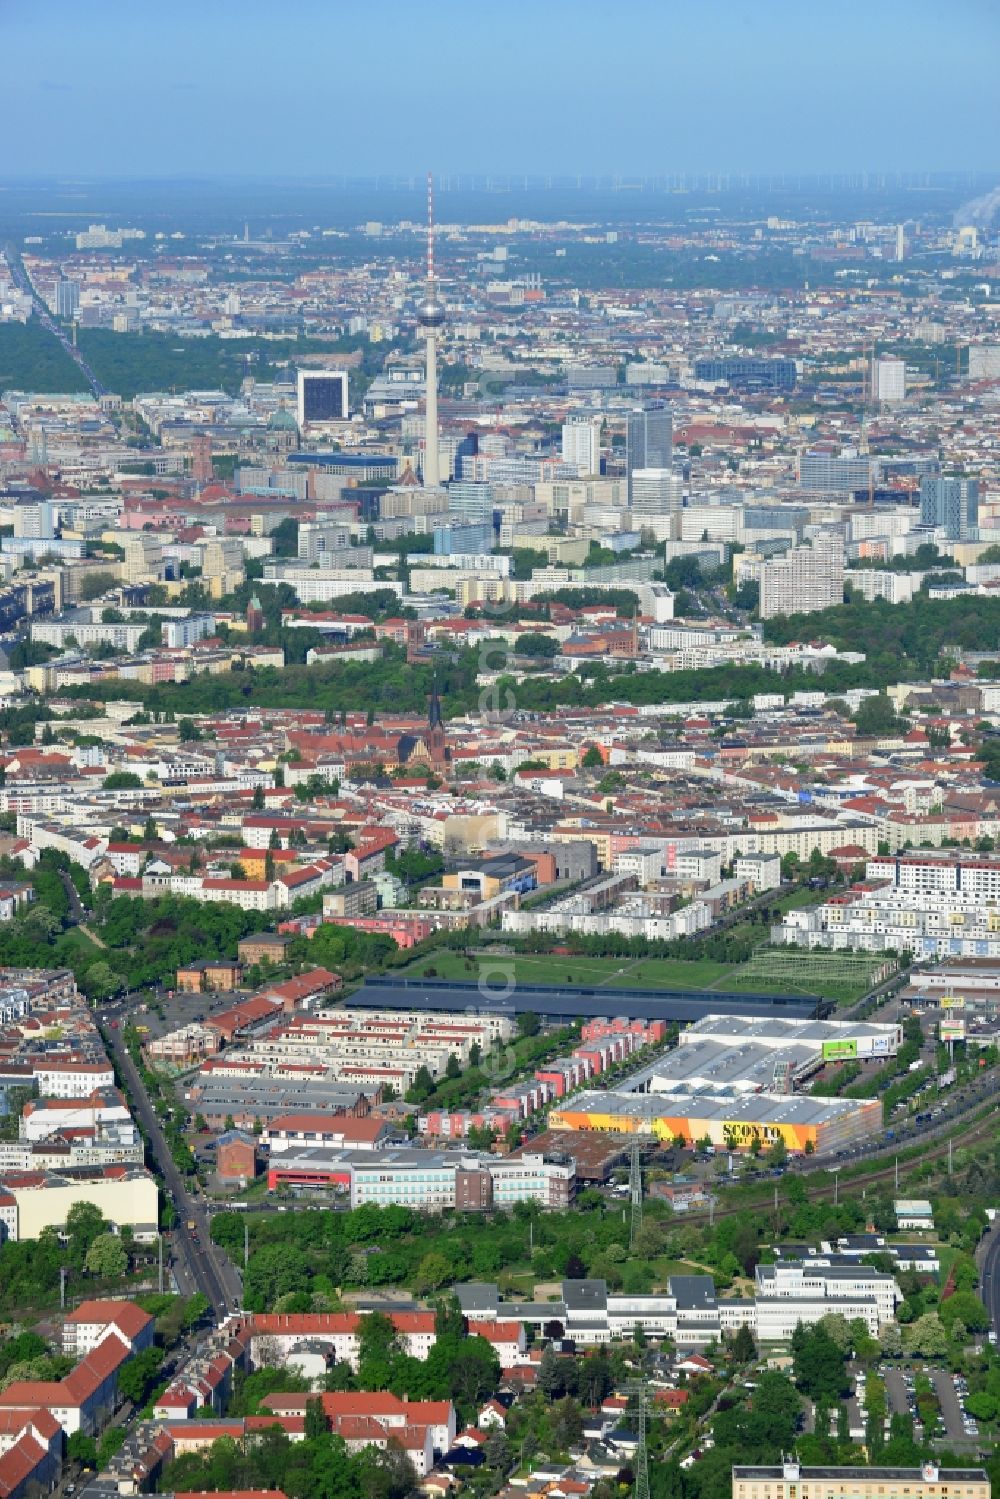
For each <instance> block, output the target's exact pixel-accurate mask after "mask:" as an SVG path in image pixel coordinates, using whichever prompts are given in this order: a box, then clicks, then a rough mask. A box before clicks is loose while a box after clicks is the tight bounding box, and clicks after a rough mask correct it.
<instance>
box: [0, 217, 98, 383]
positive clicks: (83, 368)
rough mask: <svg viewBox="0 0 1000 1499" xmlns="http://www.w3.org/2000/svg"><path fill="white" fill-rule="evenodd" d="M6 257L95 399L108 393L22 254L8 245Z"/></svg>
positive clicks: (41, 319) (13, 276) (21, 287)
mask: <svg viewBox="0 0 1000 1499" xmlns="http://www.w3.org/2000/svg"><path fill="white" fill-rule="evenodd" d="M4 259H5V260H6V262H7V267H8V269H9V271H10V278H11V280H12V281H13V283H14V285H15V286H16V287H17V289H18V291H22V292H24V294H25V296H28V297H30V298H31V300H32V303H33V305H34V309H35V315H36V316H37V318H38V321H39V322H40V323H41V325H42V327H43V328H44V329H45V330H46V332H48V333H51V334H52V337H53V338H57V339H58V340H59V342H60V343H61V344H62V346H63V348H64V349H65V350H66V353H67V354H68V355H69V357H70V359H72V361H73V363H74V364H75V365H76V366H77V368H78V369H79V371H80V373H81V374H82V375H83V378H84V379H85V380H86V382H87V384H88V385H89V386H90V389H91V391H92V392H93V395H94V399H95V400H100V398H101V396H105V395H107V393H108V392H107V387H106V386H105V385H102V383H101V381H100V380H98V378H97V376H96V375H95V374H94V371H93V370H92V369H91V367H90V365H89V364H88V363H87V361H86V359H84V357H83V355H82V354H81V352H80V350H79V349H78V348H77V347H76V344H75V343H74V342H73V340H72V339H71V338H70V336H69V334H68V333H67V332H66V330H65V329H64V328H60V326H59V324H58V323H57V322H56V320H55V318H54V317H53V316H52V314H51V313H50V312H49V309H48V308H47V307H46V305H45V303H44V302H43V301H42V299H41V297H40V296H39V295H38V293H37V292H36V290H35V288H34V286H33V285H32V283H31V277H30V276H29V275H28V273H27V271H26V270H25V269H24V265H23V263H22V261H21V257H20V255H18V253H17V251H16V250H15V249H14V248H13V246H12V245H8V246H7V247H6V249H5V250H4Z"/></svg>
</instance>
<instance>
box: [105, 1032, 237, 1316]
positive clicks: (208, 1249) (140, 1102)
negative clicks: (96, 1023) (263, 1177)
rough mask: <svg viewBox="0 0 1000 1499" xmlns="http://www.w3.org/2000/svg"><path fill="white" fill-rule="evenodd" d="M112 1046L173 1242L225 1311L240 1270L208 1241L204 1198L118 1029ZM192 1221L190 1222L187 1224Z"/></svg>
mask: <svg viewBox="0 0 1000 1499" xmlns="http://www.w3.org/2000/svg"><path fill="white" fill-rule="evenodd" d="M106 1035H107V1039H108V1040H109V1041H110V1043H111V1046H112V1048H113V1050H114V1055H115V1061H116V1063H117V1065H118V1067H119V1070H120V1074H121V1076H122V1078H123V1080H124V1082H125V1086H126V1088H127V1089H128V1092H129V1095H130V1098H131V1103H132V1107H133V1109H134V1111H135V1114H136V1117H137V1118H138V1120H139V1122H140V1124H141V1125H142V1127H143V1130H144V1131H145V1134H146V1138H147V1139H148V1141H149V1148H150V1151H151V1152H152V1156H153V1161H154V1163H155V1165H156V1169H157V1171H158V1173H159V1175H160V1176H161V1178H162V1179H163V1182H164V1184H165V1186H166V1190H167V1192H168V1193H169V1196H170V1198H171V1201H172V1202H173V1205H174V1210H175V1212H176V1214H177V1229H176V1232H175V1244H176V1246H177V1248H178V1249H179V1251H180V1256H181V1258H182V1260H183V1262H184V1264H185V1267H186V1269H187V1272H188V1274H189V1276H190V1279H191V1282H192V1283H193V1284H194V1285H195V1286H196V1287H197V1289H198V1290H199V1291H201V1292H202V1293H203V1295H205V1296H206V1297H207V1298H208V1300H209V1302H210V1303H211V1305H212V1308H213V1310H214V1311H215V1314H216V1316H217V1317H224V1316H225V1315H226V1313H227V1312H231V1311H232V1310H233V1309H234V1308H235V1307H238V1306H240V1305H241V1303H242V1299H243V1284H242V1281H241V1278H240V1274H239V1272H238V1270H237V1269H236V1268H235V1266H234V1265H232V1264H231V1263H230V1261H229V1260H228V1259H227V1258H226V1256H225V1255H224V1254H223V1253H222V1252H221V1250H218V1249H217V1248H216V1246H215V1245H213V1243H212V1225H211V1219H210V1217H209V1214H208V1212H207V1210H206V1208H205V1206H204V1204H203V1203H202V1202H200V1201H199V1200H198V1199H197V1198H195V1197H194V1196H193V1195H192V1194H191V1193H190V1192H189V1191H188V1188H187V1184H186V1182H185V1180H184V1177H183V1176H182V1175H181V1173H180V1171H179V1170H178V1169H177V1166H176V1164H175V1162H174V1158H173V1156H172V1155H171V1154H170V1146H169V1144H168V1143H167V1139H166V1136H165V1135H164V1133H163V1129H162V1127H161V1125H160V1121H159V1119H158V1118H157V1114H156V1110H155V1109H154V1108H153V1106H152V1104H151V1103H150V1101H149V1097H148V1095H147V1093H146V1090H145V1088H144V1087H143V1085H142V1078H141V1077H140V1076H139V1069H138V1068H137V1067H136V1065H135V1063H134V1062H133V1060H132V1058H131V1056H130V1055H129V1053H128V1048H127V1047H126V1045H125V1042H124V1040H123V1038H122V1034H121V1031H119V1030H111V1029H109V1030H108V1031H107V1033H106ZM189 1224H193V1225H194V1227H193V1228H189V1227H188V1225H189Z"/></svg>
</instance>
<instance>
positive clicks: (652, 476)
mask: <svg viewBox="0 0 1000 1499" xmlns="http://www.w3.org/2000/svg"><path fill="white" fill-rule="evenodd" d="M631 483H632V498H631V502H630V503H631V509H632V515H633V517H634V518H635V519H636V520H637V521H638V522H639V523H640V524H641V522H642V521H643V520H644V519H645V518H646V517H649V518H650V519H663V518H664V517H667V518H669V517H673V516H675V515H680V512H681V506H682V504H683V498H684V486H683V483H682V481H681V478H680V476H679V475H677V474H674V473H672V472H671V470H670V469H669V468H636V469H633V470H632V474H631Z"/></svg>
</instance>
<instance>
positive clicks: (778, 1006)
mask: <svg viewBox="0 0 1000 1499" xmlns="http://www.w3.org/2000/svg"><path fill="white" fill-rule="evenodd" d="M614 1000H615V1005H616V1007H617V1008H618V1009H619V1011H620V1012H621V1013H622V1014H623V1015H631V1016H634V1017H635V1018H636V1019H639V1020H666V1021H680V1022H681V1023H682V1024H684V1025H689V1024H691V1023H692V1022H693V1021H695V1020H701V1019H703V1018H704V1016H705V1015H706V1014H712V1015H736V1016H741V1017H745V1016H760V1017H765V1016H769V1015H783V1016H786V1017H787V1018H789V1019H793V1020H794V1019H798V1020H810V1019H812V1018H814V1017H815V1016H817V1015H823V1014H826V1013H827V1012H828V1011H829V1009H830V1008H831V1006H830V1005H829V1003H828V1002H827V1001H826V1000H823V999H820V998H819V997H818V996H817V995H809V994H771V993H766V994H754V993H750V992H747V993H742V992H727V991H726V990H718V989H713V990H712V991H711V992H709V991H707V990H704V989H616V990H615V992H614ZM345 1008H346V1009H348V1010H357V1009H367V1010H389V1011H395V1010H432V1011H433V1010H437V1011H445V1012H448V1013H451V1014H454V1013H455V1012H456V1011H460V1012H462V1013H468V1014H470V1015H476V1016H479V1017H482V1016H485V1015H521V1014H524V1013H525V1012H530V1013H531V1014H534V1015H538V1016H539V1017H540V1018H541V1019H543V1020H552V1021H554V1022H556V1023H558V1024H560V1025H566V1024H568V1023H569V1022H570V1021H572V1020H580V1019H584V1020H590V1019H595V1018H597V1017H599V1016H601V1015H606V1014H607V1013H608V991H607V990H606V989H586V988H582V987H577V986H575V985H566V986H565V987H563V986H556V985H547V984H517V985H516V986H514V987H513V988H508V987H504V988H503V990H502V992H498V994H497V997H496V998H495V999H493V998H492V997H491V996H490V994H489V993H486V994H484V993H483V992H482V990H481V989H480V988H479V987H478V985H476V984H468V983H464V982H461V981H453V980H448V979H428V978H412V979H403V978H388V977H378V978H369V979H366V980H365V982H364V983H363V984H362V986H361V988H360V989H358V990H356V992H355V993H354V994H352V995H351V999H350V1003H349V1004H348V1005H347V1006H345Z"/></svg>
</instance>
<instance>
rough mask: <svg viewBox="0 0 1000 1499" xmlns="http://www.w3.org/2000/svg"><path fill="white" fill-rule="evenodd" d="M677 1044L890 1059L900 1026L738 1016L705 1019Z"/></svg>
mask: <svg viewBox="0 0 1000 1499" xmlns="http://www.w3.org/2000/svg"><path fill="white" fill-rule="evenodd" d="M679 1040H680V1044H681V1045H682V1046H690V1045H692V1044H694V1043H695V1042H697V1041H700V1040H711V1041H728V1042H729V1043H730V1045H733V1046H738V1045H743V1044H745V1043H746V1042H752V1043H753V1044H754V1045H756V1046H765V1047H784V1046H792V1045H794V1046H805V1047H809V1048H812V1049H814V1050H817V1051H819V1052H820V1053H821V1054H822V1057H823V1060H824V1061H829V1060H830V1059H831V1058H841V1057H847V1056H850V1057H857V1058H858V1060H859V1061H863V1060H867V1059H868V1058H872V1057H874V1058H878V1057H894V1056H895V1055H896V1052H897V1051H898V1050H899V1048H900V1046H901V1045H902V1044H903V1028H902V1026H901V1025H875V1024H872V1023H869V1022H866V1021H860V1020H859V1021H853V1022H844V1021H840V1020H807V1021H798V1020H783V1019H781V1018H780V1017H778V1016H772V1017H770V1018H768V1019H766V1020H758V1019H753V1018H751V1017H747V1018H745V1019H744V1018H743V1017H741V1016H738V1015H706V1016H705V1017H704V1018H703V1019H702V1020H698V1021H696V1022H695V1024H694V1025H691V1026H688V1028H687V1029H686V1030H683V1031H681V1034H680V1037H679Z"/></svg>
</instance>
